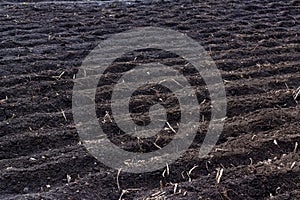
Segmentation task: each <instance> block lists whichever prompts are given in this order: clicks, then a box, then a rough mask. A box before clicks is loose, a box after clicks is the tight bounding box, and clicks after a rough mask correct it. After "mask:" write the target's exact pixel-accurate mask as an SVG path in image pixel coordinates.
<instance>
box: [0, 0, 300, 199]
mask: <svg viewBox="0 0 300 200" xmlns="http://www.w3.org/2000/svg"><path fill="white" fill-rule="evenodd" d="M0 22H1V23H0V24H1V25H0V199H107V200H109V199H148V200H150V199H187V200H190V199H278V200H282V199H300V155H299V148H300V147H299V146H298V145H299V143H300V132H299V127H300V114H299V110H300V105H299V102H300V36H299V33H300V4H299V2H298V1H291V0H288V1H275V0H274V1H272V0H264V1H259V0H250V1H243V2H240V1H235V0H231V1H225V0H224V1H176V2H175V1H174V2H173V1H172V2H171V1H170V2H169V1H153V2H151V1H144V2H143V1H142V2H135V3H133V2H127V3H124V2H115V3H99V2H96V1H91V2H89V3H85V2H77V3H76V2H73V3H71V2H56V3H54V2H52V3H51V2H41V1H27V2H22V1H2V2H1V4H0ZM141 26H158V27H165V28H171V29H173V30H176V31H179V32H182V33H185V34H187V35H188V36H189V37H191V38H193V39H194V40H196V41H198V42H199V43H200V44H201V45H202V46H203V47H204V48H205V50H206V51H207V52H208V53H209V55H210V56H211V57H212V58H213V60H214V61H215V63H216V66H217V67H218V69H219V70H220V73H221V74H222V78H223V81H224V84H225V89H226V94H227V103H228V108H227V118H226V121H225V125H224V130H223V132H222V134H221V136H220V138H219V140H218V142H217V145H216V146H215V147H214V149H213V150H212V151H211V153H210V154H209V155H208V156H207V157H205V158H199V157H198V151H199V148H200V146H201V142H202V140H203V137H204V135H205V131H206V130H207V125H208V122H209V119H210V109H211V107H210V100H209V95H208V93H207V91H206V87H205V83H204V82H203V81H202V80H201V77H199V76H197V74H193V73H192V72H191V73H190V74H188V75H189V79H190V80H191V82H192V83H193V86H194V87H195V89H196V90H197V97H198V100H199V102H200V103H201V104H200V109H201V121H200V122H199V131H198V133H197V136H196V138H195V140H194V142H193V144H192V145H191V147H190V148H189V150H188V151H187V152H186V153H185V154H184V155H183V156H182V157H180V158H179V159H178V160H177V161H176V162H174V163H172V164H170V165H168V167H167V166H166V167H165V168H164V169H162V170H160V171H155V172H151V173H144V174H130V173H125V172H122V171H119V172H118V170H114V169H111V168H108V167H106V166H105V165H103V164H102V163H100V162H99V161H97V160H96V159H95V158H94V157H93V156H92V155H90V154H89V153H88V151H87V150H86V149H85V147H84V146H83V145H82V143H81V142H80V138H79V136H78V134H77V131H76V128H75V124H74V120H73V115H72V90H73V85H74V75H75V74H76V72H77V70H78V68H79V67H80V66H81V63H82V61H83V59H84V58H85V57H86V56H87V55H88V53H89V52H90V51H91V50H92V49H93V48H94V47H96V46H97V44H98V43H99V42H100V41H101V40H104V39H106V38H108V37H109V36H110V35H112V34H114V33H119V32H122V31H126V30H129V29H131V28H135V27H141ZM139 60H140V61H141V62H144V61H154V62H161V63H173V64H174V65H177V66H179V67H180V65H183V64H184V61H182V60H181V59H180V58H178V57H176V56H174V55H172V54H168V53H166V52H157V51H153V50H151V49H150V50H147V51H144V52H143V51H142V52H134V53H133V54H130V55H124V57H123V58H122V59H119V60H117V61H116V62H115V63H114V65H116V66H117V67H116V68H115V69H116V70H112V72H113V73H110V75H111V78H112V79H113V78H114V77H115V76H118V75H120V74H121V75H122V73H123V71H122V70H120V69H121V68H120V66H129V67H130V63H132V62H137V61H139ZM118 66H119V67H118ZM186 73H188V70H186ZM108 78H110V77H108ZM108 80H110V79H108ZM108 83H110V82H109V81H108V82H105V80H104V81H103V82H102V83H99V85H98V90H97V91H98V92H97V95H96V103H97V104H96V105H97V106H96V107H97V116H98V117H99V120H101V119H102V118H103V116H104V114H105V111H106V110H107V105H106V104H103V102H107V97H109V95H108V94H110V92H111V91H112V90H113V85H110V84H108ZM154 89H157V90H158V91H161V93H163V94H161V96H159V97H161V98H164V99H167V100H168V99H169V100H170V99H171V101H170V102H169V103H171V105H175V104H176V103H177V102H176V99H172V98H168V97H169V96H168V95H169V93H166V91H164V90H163V88H154ZM151 91H153V90H151ZM151 91H150V92H148V93H143V92H140V93H138V94H136V99H135V101H134V102H133V104H132V106H133V108H134V107H139V106H141V102H142V103H143V102H144V103H145V102H146V103H149V104H148V105H150V104H151V101H150V100H153V101H155V100H157V99H156V98H157V96H155V95H156V94H154V93H153V92H152V93H151ZM164 92H165V93H164ZM103 97H105V98H103ZM152 97H153V98H152ZM204 100H206V101H204ZM148 101H149V102H148ZM177 108H178V107H176V105H175V106H173V107H171V108H170V109H169V110H168V112H169V114H170V116H171V117H170V124H171V125H174V126H176V122H177V121H178V118H179V115H178V109H177ZM134 111H136V112H139V111H143V112H145V110H143V107H142V109H141V110H139V109H136V110H134ZM147 120H149V119H148V118H147V116H146V118H145V121H147ZM102 128H103V129H104V130H105V132H106V133H107V135H108V137H109V139H110V140H111V141H112V142H114V143H115V144H117V145H119V146H121V147H122V148H123V149H127V150H131V151H141V152H149V151H154V150H157V146H162V147H163V146H164V145H166V144H167V143H168V142H170V140H171V139H172V137H173V135H172V133H168V132H167V133H161V135H162V136H161V137H160V140H159V141H157V140H155V142H156V143H155V142H153V140H151V139H149V140H145V141H138V142H137V141H136V138H128V137H126V135H124V134H118V133H117V131H116V127H114V126H113V125H109V124H108V125H106V124H104V125H102ZM176 128H178V127H174V129H176ZM169 131H170V130H169ZM171 132H172V131H171ZM155 144H156V145H155ZM166 169H168V170H167V171H166ZM220 171H222V172H223V173H222V176H219V177H218V178H220V179H219V181H218V183H217V181H216V177H217V175H218V172H219V174H220Z"/></svg>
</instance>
